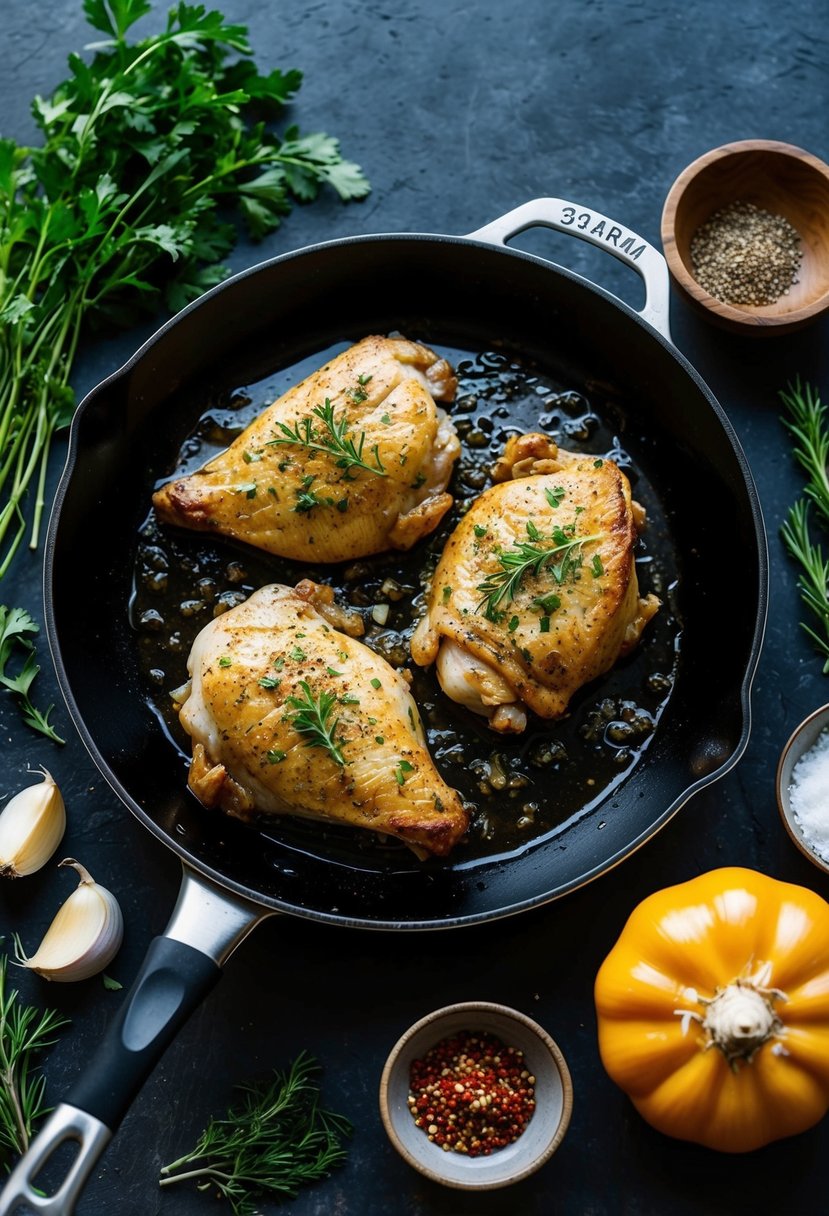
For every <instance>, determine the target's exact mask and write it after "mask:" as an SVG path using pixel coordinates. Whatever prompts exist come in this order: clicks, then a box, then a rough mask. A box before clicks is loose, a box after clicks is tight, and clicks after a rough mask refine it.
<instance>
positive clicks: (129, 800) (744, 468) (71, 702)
mask: <svg viewBox="0 0 829 1216" xmlns="http://www.w3.org/2000/svg"><path fill="white" fill-rule="evenodd" d="M411 241H415V242H419V241H423V242H431V243H436V244H437V245H441V244H446V245H460V246H471V247H473V248H477V249H479V250H482V251H486V252H487V253H495V254H498V255H502V256H504V257H506V258H517V259H519V260H521V261H526V262H530V263H533V264H535V265H537V266H539V267H540V268H542V269H543V270H545V271H551V272H553V273H558V274H559V275H561V276H563V277H564V278H566V279H569V280H570V281H571V282H573V283H575V284H577V285H578V286H579V287H580V288H586V289H588V290H589V291H591V292H594V293H596V294H597V295H598V296H599V297H601V298H603V299H604V300H605V301H607V302H609V303H610V304H611V305H613V306H614V307H615V308H617V309H619V310H620V311H621V312H622V313H623V315H625V316H626V317H627V318H628V319H629V320H631V321H633V322H634V323H635V324H637V325H638V326H640V327H641V328H642V329H644V330H645V332H646V335H647V336H648V337H649V338H650V339H656V341H657V342H658V343H659V345H660V346H661V347H662V348H663V349H664V350H665V351H666V353H667V354H668V355H669V356H670V357H671V358H672V359H673V360H674V361H676V363H677V364H678V365H679V368H680V370H681V371H682V372H684V373H685V375H686V376H688V377H690V379H691V381H692V382H693V384H694V385H695V387H696V389H697V390H698V391H699V392H701V393H702V395H703V397H704V398H705V400H706V402H707V404H708V406H709V408H710V409H711V410H712V411H713V413H714V415H715V417H716V419H717V421H718V423H719V424H720V427H721V429H722V431H723V433H724V435H725V437H726V439H727V440H728V443H729V445H730V447H731V449H732V451H733V453H734V456H735V458H736V460H737V464H738V466H739V469H740V472H741V474H742V489H743V490H744V491H745V494H746V495H747V499H748V505H749V507H750V512H751V519H752V523H753V525H754V534H755V542H756V554H757V575H758V580H757V605H756V613H755V621H754V629H753V634H752V640H751V646H750V649H749V654H748V660H747V664H746V668H745V671H744V673H743V676H742V679H741V681H740V690H739V705H740V713H741V729H740V734H739V737H738V739H737V741H736V743H735V745H734V747H733V749H732V751H731V753H730V754H729V755H728V756H727V757H726V758H725V759H724V760H723V761H722V763H721V764H720V765H719V766H718V767H717V768H715V769H714V770H713V771H712V772H710V773H706V774H704V775H702V776H700V777H699V778H697V779H696V780H695V781H693V782H692V783H691V784H690V785H688V786H686V787H685V789H684V790H683V792H682V793H681V794H679V795H678V796H677V797H676V798H675V799H674V800H673V802H671V803H670V804H669V805H668V806H667V807H666V808H665V809H664V810H663V812H662V814H661V815H659V817H658V818H657V819H656V820H655V821H653V822H652V823H651V824H650V825H649V826H648V828H647V829H645V830H644V831H642V832H640V833H639V834H638V835H637V836H636V837H634V839H633V840H631V841H629V842H628V844H627V845H626V846H625V847H624V848H621V849H618V850H617V851H616V853H614V854H612V855H611V856H610V857H609V858H606V859H605V860H604V861H602V862H601V863H597V864H596V865H594V866H592V867H591V868H589V869H587V870H585V871H584V872H583V873H582V874H580V875H579V876H578V877H576V878H574V879H572V880H570V881H568V882H567V883H565V884H563V885H562V886H559V887H557V888H556V889H555V890H552V891H546V892H544V893H542V894H539V895H535V896H532V897H530V898H528V899H525V900H522V901H521V902H519V903H516V904H510V905H508V906H506V907H501V908H495V909H488V910H486V911H482V912H475V913H470V914H467V915H461V916H449V917H447V916H442V917H438V918H437V919H434V920H411V921H408V920H399V919H395V920H379V919H378V920H364V919H362V918H359V917H349V916H343V915H340V914H339V913H335V912H326V911H322V910H318V909H312V908H306V907H302V906H298V905H296V904H292V903H290V902H288V901H287V900H283V899H278V898H276V897H271V896H266V895H263V894H262V893H261V892H260V891H256V890H254V889H252V888H250V887H247V886H245V885H244V884H242V883H240V882H238V881H236V880H235V879H233V878H229V877H228V876H227V875H226V874H224V873H222V872H221V871H219V870H216V869H214V868H213V867H212V866H210V865H208V864H207V863H205V862H204V861H202V860H201V859H200V858H197V857H194V856H193V855H192V854H191V853H190V852H189V851H188V849H187V848H186V847H185V846H184V845H183V844H182V843H181V842H180V841H178V840H177V839H176V838H175V836H173V835H172V834H170V833H168V832H167V831H166V830H165V829H164V828H163V827H162V826H161V824H159V823H158V822H157V821H156V820H155V819H153V818H151V817H150V816H149V815H148V814H147V812H146V811H145V810H144V809H143V808H142V807H141V806H140V805H139V803H138V802H136V801H135V799H134V798H133V797H132V795H131V794H130V793H129V791H128V790H127V789H126V787H125V786H124V785H123V784H122V782H121V781H120V779H119V778H118V777H117V776H116V775H115V773H114V772H113V771H112V769H111V767H110V765H109V764H108V762H107V761H106V759H105V758H104V756H103V755H102V754H101V752H100V751H99V750H98V747H97V744H96V742H95V739H94V736H93V733H92V731H90V730H89V728H88V727H87V725H86V721H85V718H84V716H83V714H82V713H81V710H80V708H79V706H78V704H77V702H76V700H75V696H74V692H73V691H72V686H71V683H70V680H69V677H68V675H67V672H66V667H65V665H64V662H63V656H62V652H61V645H60V641H59V637H58V628H57V624H56V621H55V615H54V601H53V597H52V594H51V590H52V585H53V578H54V564H55V562H54V558H55V552H56V549H57V543H56V542H57V533H58V530H59V526H60V519H61V514H62V510H63V505H64V502H65V499H66V497H67V494H68V491H69V487H70V484H71V481H72V478H73V475H74V472H75V465H76V463H77V460H78V456H79V452H80V440H79V433H80V430H81V427H82V425H83V420H84V415H85V414H86V413H87V411H88V410H89V409H90V407H91V406H92V405H93V404H94V403H95V401H96V400H97V398H98V397H99V396H101V395H102V394H103V393H104V392H105V391H107V390H109V389H111V388H112V387H113V386H116V385H117V384H118V382H119V381H120V380H123V379H125V378H126V377H127V376H128V375H129V373H130V372H131V371H132V370H133V369H134V368H135V367H136V366H137V365H138V364H139V363H140V362H141V361H142V360H143V359H145V358H146V357H147V356H148V355H149V354H151V352H152V351H153V349H154V348H155V346H156V345H157V344H158V343H159V342H161V341H162V339H163V338H165V337H166V336H167V334H168V333H169V332H170V331H171V330H173V329H174V328H175V327H176V326H177V325H179V323H180V322H181V321H183V320H184V319H185V318H186V317H188V316H190V314H192V313H193V312H195V311H196V310H198V309H200V308H201V307H202V306H204V305H205V304H206V303H208V302H209V301H212V300H213V299H214V298H215V297H217V296H219V295H221V293H223V292H225V291H228V290H230V289H235V288H236V287H237V286H238V285H239V284H240V283H241V282H243V281H244V280H246V279H248V278H250V277H252V276H255V275H258V274H261V273H263V272H265V271H268V270H270V269H272V268H273V267H276V266H279V265H281V264H284V263H286V262H289V261H293V260H294V259H297V258H302V257H305V256H308V255H311V254H319V253H324V252H325V250H327V249H333V248H337V249H342V248H344V247H348V246H354V245H360V244H369V243H378V242H411ZM768 599H769V554H768V537H767V533H766V529H765V525H764V521H763V514H762V508H761V505H760V498H759V493H758V491H757V487H756V484H755V481H754V476H753V474H752V471H751V467H750V465H749V462H748V459H747V457H746V455H745V452H744V450H743V447H742V444H741V443H740V440H739V437H738V436H737V433H736V431H735V430H734V427H733V425H732V423H731V421H730V419H729V418H728V415H727V414H726V412H725V410H724V409H723V407H722V406H721V405H720V403H719V402H718V401H717V399H716V397H715V396H714V394H713V393H712V391H711V389H710V388H709V387H708V385H707V384H706V382H705V381H704V380H703V378H702V376H701V375H700V374H699V372H698V371H697V370H696V369H695V368H694V366H693V365H692V364H691V363H690V362H689V361H688V359H686V357H685V356H684V355H683V354H682V352H681V351H680V350H679V349H678V348H677V347H676V346H675V345H674V344H673V342H672V341H671V340H670V339H669V338H667V337H666V336H665V335H664V334H663V333H661V332H660V331H659V330H658V329H656V328H655V327H654V326H653V325H651V324H650V323H649V322H648V321H646V320H645V319H644V318H643V317H642V316H641V314H640V313H638V312H637V311H636V310H635V309H634V308H632V307H631V306H630V305H629V304H627V303H626V302H625V301H624V300H622V299H620V298H619V297H618V296H616V295H614V294H613V293H612V292H610V291H608V290H606V289H605V288H603V287H601V286H599V285H598V284H596V283H593V282H592V281H591V280H590V279H587V278H585V277H584V276H582V275H580V274H577V273H576V272H575V271H572V270H569V269H567V268H566V267H563V266H560V265H559V264H558V263H556V262H553V261H550V260H549V259H547V258H543V257H540V256H538V255H536V254H531V253H527V252H525V251H524V250H520V249H515V248H513V247H511V246H509V245H506V244H494V243H493V242H490V241H485V240H479V239H476V238H474V237H469V236H454V235H449V234H443V233H428V232H399V233H366V234H359V235H353V236H348V237H339V238H334V239H331V240H327V241H321V242H317V243H315V244H312V245H304V246H302V247H300V248H299V249H293V250H288V251H286V252H285V253H282V254H277V255H276V256H274V257H272V258H267V259H265V260H264V261H262V262H257V263H255V264H254V265H252V266H248V267H246V268H245V269H243V270H241V271H238V272H236V273H235V274H233V275H231V276H230V277H229V278H227V279H225V280H224V281H223V282H222V283H219V284H217V286H215V287H213V288H211V289H210V290H209V291H207V292H205V293H204V294H203V295H201V296H199V297H198V298H197V299H196V300H194V301H192V302H191V303H190V304H188V305H186V306H185V308H183V309H182V310H181V311H180V312H178V313H176V314H175V316H173V317H170V318H169V319H168V320H167V321H165V322H164V323H163V324H162V325H161V326H159V328H158V329H157V330H155V331H154V332H153V333H152V334H151V335H150V336H149V337H148V338H147V339H145V341H144V342H143V343H141V345H140V346H139V347H138V348H137V349H136V350H135V352H134V353H133V354H132V355H131V356H130V358H129V359H127V361H126V362H125V363H124V364H122V365H121V367H119V368H117V369H116V370H115V371H113V372H111V373H110V375H108V376H106V377H105V378H104V379H103V380H101V381H100V382H99V383H98V384H96V385H95V386H94V387H93V388H92V389H90V390H89V392H88V393H86V394H85V396H84V397H83V399H82V400H81V401H80V402H79V404H78V406H77V408H76V410H75V412H74V415H73V417H72V422H71V426H70V430H69V439H68V446H67V453H66V462H65V465H64V469H63V472H62V474H61V477H60V481H59V483H58V486H57V489H56V492H55V496H54V500H53V503H52V509H51V512H50V518H49V527H48V532H47V540H46V546H45V553H44V566H43V602H44V617H45V625H46V636H47V640H48V644H49V650H50V653H51V657H52V661H53V663H54V666H55V672H56V676H57V680H58V685H59V687H60V691H61V695H62V696H63V699H64V702H65V704H66V707H67V709H68V711H69V715H70V717H71V718H72V722H73V724H74V726H75V728H76V730H77V731H78V734H79V735H80V738H81V742H82V743H83V744H84V746H85V747H86V750H87V751H88V753H89V755H90V757H91V759H92V761H93V762H94V764H95V766H96V768H97V769H98V770H99V772H100V773H101V775H102V776H103V777H104V779H105V780H106V781H107V783H108V785H109V786H110V787H111V789H112V790H113V792H114V793H115V794H116V796H117V797H118V799H119V801H121V802H122V803H123V804H124V805H125V806H126V807H127V809H128V810H129V811H131V813H132V814H133V815H135V817H136V818H137V819H138V820H139V822H140V823H142V824H143V825H144V826H145V827H146V828H148V829H149V830H150V832H151V833H152V834H153V835H154V836H155V837H156V838H157V839H158V840H160V841H161V842H162V843H163V844H164V845H166V847H167V848H169V849H171V850H172V851H173V852H174V853H176V854H177V855H178V857H179V859H180V861H181V862H182V864H183V865H184V866H185V868H188V867H189V868H190V869H191V870H194V871H195V872H196V873H198V874H200V875H202V876H203V877H205V878H207V879H208V880H209V881H211V882H213V883H214V884H215V885H216V886H217V887H219V888H220V889H222V890H223V891H225V892H228V893H229V894H231V895H235V896H238V897H240V898H241V899H243V900H245V901H248V902H253V903H255V904H257V905H259V906H260V907H262V908H263V909H266V910H270V911H272V912H281V913H285V914H287V915H292V916H299V917H302V918H303V919H307V920H314V921H320V922H323V923H325V924H332V925H340V926H342V927H346V928H365V929H376V930H398V929H406V930H435V929H452V928H459V927H463V926H466V925H472V924H480V923H483V922H486V921H490V920H499V919H504V918H506V917H508V916H513V915H517V914H518V913H520V912H524V911H529V910H530V909H532V908H538V907H542V906H543V905H544V904H547V903H552V902H553V901H554V900H557V899H560V898H562V897H563V896H564V895H567V894H569V893H570V892H572V891H575V890H578V889H580V888H581V887H583V886H586V885H587V884H588V883H590V882H592V881H594V880H595V879H597V878H599V877H601V875H602V874H604V873H606V872H608V871H609V870H612V869H615V868H616V866H618V865H619V864H620V863H621V862H622V861H624V860H625V859H626V858H627V857H629V856H631V854H633V853H635V852H636V851H637V850H638V849H640V848H641V847H642V846H643V845H644V844H646V843H647V841H649V840H650V839H651V838H652V837H653V836H655V835H656V834H657V833H658V832H659V831H660V830H661V829H662V828H663V827H664V826H665V825H666V824H667V823H668V822H669V821H670V820H671V819H672V818H673V817H674V815H676V814H677V813H678V811H679V810H681V808H682V807H683V806H684V805H685V803H686V802H688V801H689V800H690V799H691V798H692V797H693V796H694V795H695V794H696V793H698V792H699V791H700V790H701V789H703V788H705V787H706V786H708V785H711V784H713V783H714V782H715V781H718V780H720V779H721V778H722V777H725V776H726V775H727V774H728V773H729V772H730V771H731V769H732V768H734V767H735V765H736V764H737V763H738V762H739V760H740V759H741V757H742V756H743V754H744V752H745V750H746V747H747V745H748V740H749V736H750V733H751V725H752V718H751V690H752V685H753V682H754V678H755V675H756V672H757V667H758V664H759V660H760V655H761V653H762V646H763V639H764V635H765V629H766V624H767V619H768ZM504 864H507V865H508V864H509V860H507V861H506V862H505V863H504Z"/></svg>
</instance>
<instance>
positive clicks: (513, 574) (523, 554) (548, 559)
mask: <svg viewBox="0 0 829 1216" xmlns="http://www.w3.org/2000/svg"><path fill="white" fill-rule="evenodd" d="M526 527H527V536H528V539H527V540H520V541H518V542H517V543H516V544H515V546H514V547H513V548H512V549H502V550H501V551H500V552H499V553H498V564H499V569H497V570H494V571H493V572H492V573H491V574H489V575H487V577H486V578H485V579H484V581H483V582H482V583H479V584H478V586H477V587H476V591H480V592H481V595H482V598H481V599H480V601H479V602H478V604H477V605H476V608H475V611H476V612H480V611H481V610H482V609H483V611H484V615H485V616H486V618H487V620H490V621H495V622H497V621H499V620H500V619H501V617H502V615H503V613H501V612H499V611H498V605H499V604H500V603H501V601H502V600H504V599H506V600H508V601H509V602H511V601H512V600H514V599H515V597H516V595H517V594H518V591H519V589H520V587H521V584H522V582H523V581H524V579H525V578H526V577H527V575H528V574H530V573H532V574H534V575H536V576H537V575H539V574H540V573H541V571H542V570H549V571H550V573H551V574H552V576H553V578H554V579H555V581H556V583H557V584H559V585H560V584H562V583H565V582H567V581H568V580H569V579H572V577H573V576H574V574H575V572H576V570H577V569H578V566H579V565H580V564H581V551H582V547H583V546H584V545H586V544H589V543H590V542H591V541H596V540H601V536H600V535H598V534H597V535H595V536H573V535H572V534H570V533H571V528H572V526H571V528H570V529H567V530H565V529H564V528H559V527H555V528H553V531H552V533H551V535H550V536H549V537H543V536H542V535H541V533H540V532H539V530H538V528H537V527H536V526H535V524H533V523H532V522H531V521H529V522H528V523H527V525H526ZM545 540H552V542H553V544H552V547H544V546H543V544H542V543H539V542H544V541H545Z"/></svg>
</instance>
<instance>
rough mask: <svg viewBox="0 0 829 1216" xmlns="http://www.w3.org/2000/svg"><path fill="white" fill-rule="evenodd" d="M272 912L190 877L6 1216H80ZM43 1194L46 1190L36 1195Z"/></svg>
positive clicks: (28, 1161) (18, 1178) (23, 1163)
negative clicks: (56, 1165)
mask: <svg viewBox="0 0 829 1216" xmlns="http://www.w3.org/2000/svg"><path fill="white" fill-rule="evenodd" d="M267 915H269V910H268V909H265V908H262V907H260V906H259V905H258V904H254V903H251V902H249V901H247V900H244V899H242V898H240V897H237V896H231V895H228V894H226V893H225V892H224V891H221V890H219V889H218V888H216V887H214V886H213V885H212V884H211V883H209V882H208V881H206V880H205V879H202V878H200V877H198V876H197V875H195V874H193V873H191V872H190V871H188V870H185V873H184V880H183V882H182V886H181V892H180V894H179V900H178V903H177V905H176V908H175V911H174V912H173V915H172V918H171V920H170V923H169V925H168V926H167V929H166V931H165V934H164V936H163V937H156V938H154V939H153V941H152V942H151V943H150V948H149V950H148V951H147V956H146V958H145V959H144V962H143V964H142V967H141V970H140V971H139V973H138V976H137V977H136V980H135V983H134V984H133V986H132V988H131V989H130V991H129V993H128V995H127V997H126V999H125V1001H124V1005H123V1006H122V1008H121V1010H120V1011H119V1013H118V1015H117V1016H116V1018H115V1021H114V1022H113V1023H112V1024H111V1025H110V1027H109V1029H108V1030H107V1032H106V1034H105V1036H104V1038H103V1040H102V1041H101V1044H100V1047H99V1048H98V1051H97V1053H96V1055H95V1058H94V1060H93V1062H92V1064H91V1065H90V1067H89V1068H88V1069H87V1071H86V1073H85V1074H84V1075H83V1076H82V1077H80V1078H79V1079H78V1080H77V1081H76V1082H75V1084H74V1086H73V1087H72V1089H71V1090H70V1092H69V1093H68V1094H67V1096H66V1100H65V1101H64V1102H62V1103H61V1104H60V1106H58V1107H57V1108H56V1109H55V1110H54V1112H53V1113H52V1115H51V1116H50V1117H49V1119H48V1121H47V1122H46V1124H45V1125H44V1127H43V1130H42V1131H41V1132H40V1133H39V1135H38V1136H37V1137H36V1138H35V1139H34V1141H33V1142H32V1144H31V1146H30V1148H29V1151H28V1152H27V1153H26V1154H25V1156H24V1157H23V1158H22V1159H21V1160H20V1161H19V1162H18V1164H17V1166H16V1167H15V1169H14V1170H13V1171H12V1173H11V1175H10V1176H9V1179H8V1182H7V1184H6V1186H5V1188H4V1190H3V1192H2V1194H0V1216H11V1213H14V1216H18V1213H19V1216H23V1214H24V1213H33V1214H35V1213H36V1214H39V1216H71V1213H72V1212H74V1210H75V1204H76V1203H77V1200H78V1197H79V1195H80V1193H81V1191H82V1189H83V1187H84V1184H85V1183H86V1181H87V1179H88V1177H89V1175H90V1173H91V1172H92V1169H93V1167H94V1165H95V1162H96V1161H97V1160H98V1158H99V1157H100V1155H101V1153H102V1152H103V1151H104V1149H105V1148H106V1146H107V1144H108V1143H109V1141H110V1139H111V1138H112V1135H113V1133H114V1132H115V1131H116V1130H117V1128H118V1126H119V1124H120V1122H121V1120H122V1119H123V1117H124V1115H125V1114H126V1113H127V1110H128V1109H129V1107H130V1104H131V1103H132V1101H133V1099H134V1098H135V1096H136V1094H137V1093H138V1091H139V1090H140V1088H141V1086H142V1085H143V1084H144V1082H145V1081H146V1079H147V1077H148V1076H149V1075H150V1073H151V1072H152V1070H153V1068H154V1067H155V1065H156V1064H157V1063H158V1061H159V1059H160V1058H161V1056H162V1055H163V1053H164V1051H165V1050H166V1048H167V1047H168V1046H169V1044H170V1043H171V1042H172V1040H173V1038H174V1037H175V1035H176V1034H177V1032H178V1031H179V1029H180V1028H181V1027H182V1026H183V1025H184V1023H185V1022H186V1021H187V1019H188V1018H189V1016H190V1014H191V1013H192V1012H193V1010H194V1009H196V1007H197V1006H198V1005H199V1004H200V1003H201V1001H202V1000H203V999H204V998H205V997H206V996H207V994H208V993H209V992H210V990H211V989H212V988H213V986H214V985H215V984H216V983H217V982H218V980H219V978H220V977H221V974H222V970H221V969H222V966H223V964H224V963H225V962H226V960H227V959H228V958H229V957H230V954H231V953H232V952H233V950H234V949H235V948H236V946H238V945H239V943H240V942H242V941H244V939H245V938H246V937H247V935H248V933H250V931H251V930H252V929H253V928H254V927H255V926H256V925H257V924H258V923H259V922H260V921H261V920H263V919H264V918H265V917H266V916H267ZM66 1141H75V1142H76V1143H77V1144H78V1151H77V1153H76V1155H75V1158H74V1160H73V1161H72V1163H71V1165H70V1167H69V1169H68V1171H67V1173H66V1176H65V1177H64V1179H63V1181H62V1183H61V1185H60V1186H59V1188H58V1189H57V1190H55V1191H54V1192H53V1193H52V1194H45V1195H44V1194H42V1193H39V1192H40V1189H41V1186H42V1183H41V1180H40V1179H39V1177H38V1175H39V1174H40V1172H41V1171H42V1170H45V1168H46V1167H47V1166H48V1163H49V1160H50V1158H51V1157H52V1156H53V1154H54V1153H55V1151H56V1149H57V1148H58V1147H59V1146H60V1145H62V1144H64V1143H65V1142H66ZM36 1188H37V1189H36Z"/></svg>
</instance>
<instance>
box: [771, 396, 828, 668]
mask: <svg viewBox="0 0 829 1216" xmlns="http://www.w3.org/2000/svg"><path fill="white" fill-rule="evenodd" d="M780 399H781V401H782V402H783V404H784V406H785V407H786V410H787V412H788V417H784V418H783V425H784V426H785V427H786V429H787V430H788V431H789V433H790V434H791V435H792V436H793V437H794V440H795V444H794V448H793V454H794V457H795V459H796V460H797V462H798V463H799V464H800V465H801V466H802V468H803V469H805V471H806V475H807V481H806V485H805V487H804V497H802V498H799V499H798V501H797V502H796V503H795V504H794V506H793V507H791V508H790V509H789V513H788V516H787V517H786V520H785V522H784V523H783V525H782V527H781V529H780V534H781V536H782V538H783V543H784V544H785V546H786V549H787V551H788V553H789V555H790V556H791V557H793V558H794V560H795V561H796V562H798V563H799V565H800V574H799V576H798V580H797V585H798V587H799V589H800V598H801V600H802V601H803V603H804V605H805V606H806V608H807V609H808V610H809V611H810V612H811V613H812V614H813V615H814V617H815V618H816V622H817V629H814V628H812V626H811V625H808V624H806V623H805V622H803V621H801V622H800V624H801V627H802V628H803V629H804V630H805V631H806V633H807V634H808V635H809V637H810V638H811V639H812V641H813V642H814V644H815V647H816V649H817V651H818V654H820V655H822V656H823V659H824V664H823V674H824V675H829V559H825V558H824V556H823V550H822V548H821V546H820V545H819V544H814V543H813V542H812V539H811V536H810V532H809V504H810V503H814V505H815V507H816V508H817V513H818V517H819V519H820V521H821V522H822V523H823V524H824V525H826V526H829V471H827V464H829V420H828V419H827V414H826V406H825V405H824V404H823V403H822V402H821V400H820V395H819V393H818V392H817V390H816V389H813V388H812V386H811V385H809V384H806V385H801V382H800V377H799V376H798V377H797V379H796V380H795V382H794V384H793V385H791V384H790V385H789V387H788V389H784V390H781V392H780Z"/></svg>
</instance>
